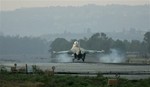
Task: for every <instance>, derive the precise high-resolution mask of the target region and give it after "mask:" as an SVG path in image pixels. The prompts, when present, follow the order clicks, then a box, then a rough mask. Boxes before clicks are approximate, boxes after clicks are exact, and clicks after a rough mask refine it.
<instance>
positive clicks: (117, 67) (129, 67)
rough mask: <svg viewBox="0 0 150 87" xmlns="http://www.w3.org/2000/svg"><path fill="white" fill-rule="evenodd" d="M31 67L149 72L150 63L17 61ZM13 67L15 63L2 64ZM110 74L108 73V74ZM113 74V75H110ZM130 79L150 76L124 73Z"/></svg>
mask: <svg viewBox="0 0 150 87" xmlns="http://www.w3.org/2000/svg"><path fill="white" fill-rule="evenodd" d="M25 64H28V67H30V68H31V66H32V65H36V66H38V67H39V68H40V69H42V70H52V67H53V66H55V72H72V73H73V72H78V73H99V72H149V73H150V65H148V64H139V65H138V64H136V65H134V64H120V63H119V64H116V63H115V64H113V63H110V64H109V63H17V67H22V66H25ZM1 65H4V66H7V67H11V66H13V65H14V64H13V63H4V64H1ZM107 76H108V75H107ZM110 76H113V75H110ZM122 76H123V77H125V78H128V79H143V78H150V75H148V74H145V75H144V74H142V75H122Z"/></svg>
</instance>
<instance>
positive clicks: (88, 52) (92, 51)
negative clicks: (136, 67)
mask: <svg viewBox="0 0 150 87" xmlns="http://www.w3.org/2000/svg"><path fill="white" fill-rule="evenodd" d="M104 52H105V51H104V50H100V51H99V50H85V53H87V54H94V53H104Z"/></svg>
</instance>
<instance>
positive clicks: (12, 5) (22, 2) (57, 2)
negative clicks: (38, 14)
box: [0, 0, 150, 10]
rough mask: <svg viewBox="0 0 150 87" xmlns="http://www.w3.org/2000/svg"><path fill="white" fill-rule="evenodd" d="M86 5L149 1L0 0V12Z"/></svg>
mask: <svg viewBox="0 0 150 87" xmlns="http://www.w3.org/2000/svg"><path fill="white" fill-rule="evenodd" d="M86 4H97V5H107V4H121V5H122V4H124V5H143V4H150V0H0V10H14V9H18V8H29V7H49V6H81V5H86Z"/></svg>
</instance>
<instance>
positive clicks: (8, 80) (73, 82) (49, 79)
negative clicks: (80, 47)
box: [0, 73, 150, 87]
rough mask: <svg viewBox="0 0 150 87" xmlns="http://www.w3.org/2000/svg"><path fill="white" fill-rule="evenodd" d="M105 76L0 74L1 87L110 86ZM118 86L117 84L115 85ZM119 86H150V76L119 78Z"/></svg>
mask: <svg viewBox="0 0 150 87" xmlns="http://www.w3.org/2000/svg"><path fill="white" fill-rule="evenodd" d="M107 81H108V78H107V77H103V76H101V75H100V76H99V75H98V76H97V77H85V76H71V75H63V76H58V75H54V76H48V75H45V74H10V73H5V74H4V73H1V74H0V87H109V86H108V85H107ZM114 87H116V86H114ZM117 87H150V78H149V79H144V80H136V81H133V80H127V79H119V84H118V86H117Z"/></svg>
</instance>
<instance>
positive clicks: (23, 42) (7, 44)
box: [0, 36, 48, 55]
mask: <svg viewBox="0 0 150 87" xmlns="http://www.w3.org/2000/svg"><path fill="white" fill-rule="evenodd" d="M47 50H48V43H47V42H46V41H45V40H43V39H40V38H38V37H20V36H0V54H1V55H2V54H4V55H7V54H44V53H46V52H47Z"/></svg>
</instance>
